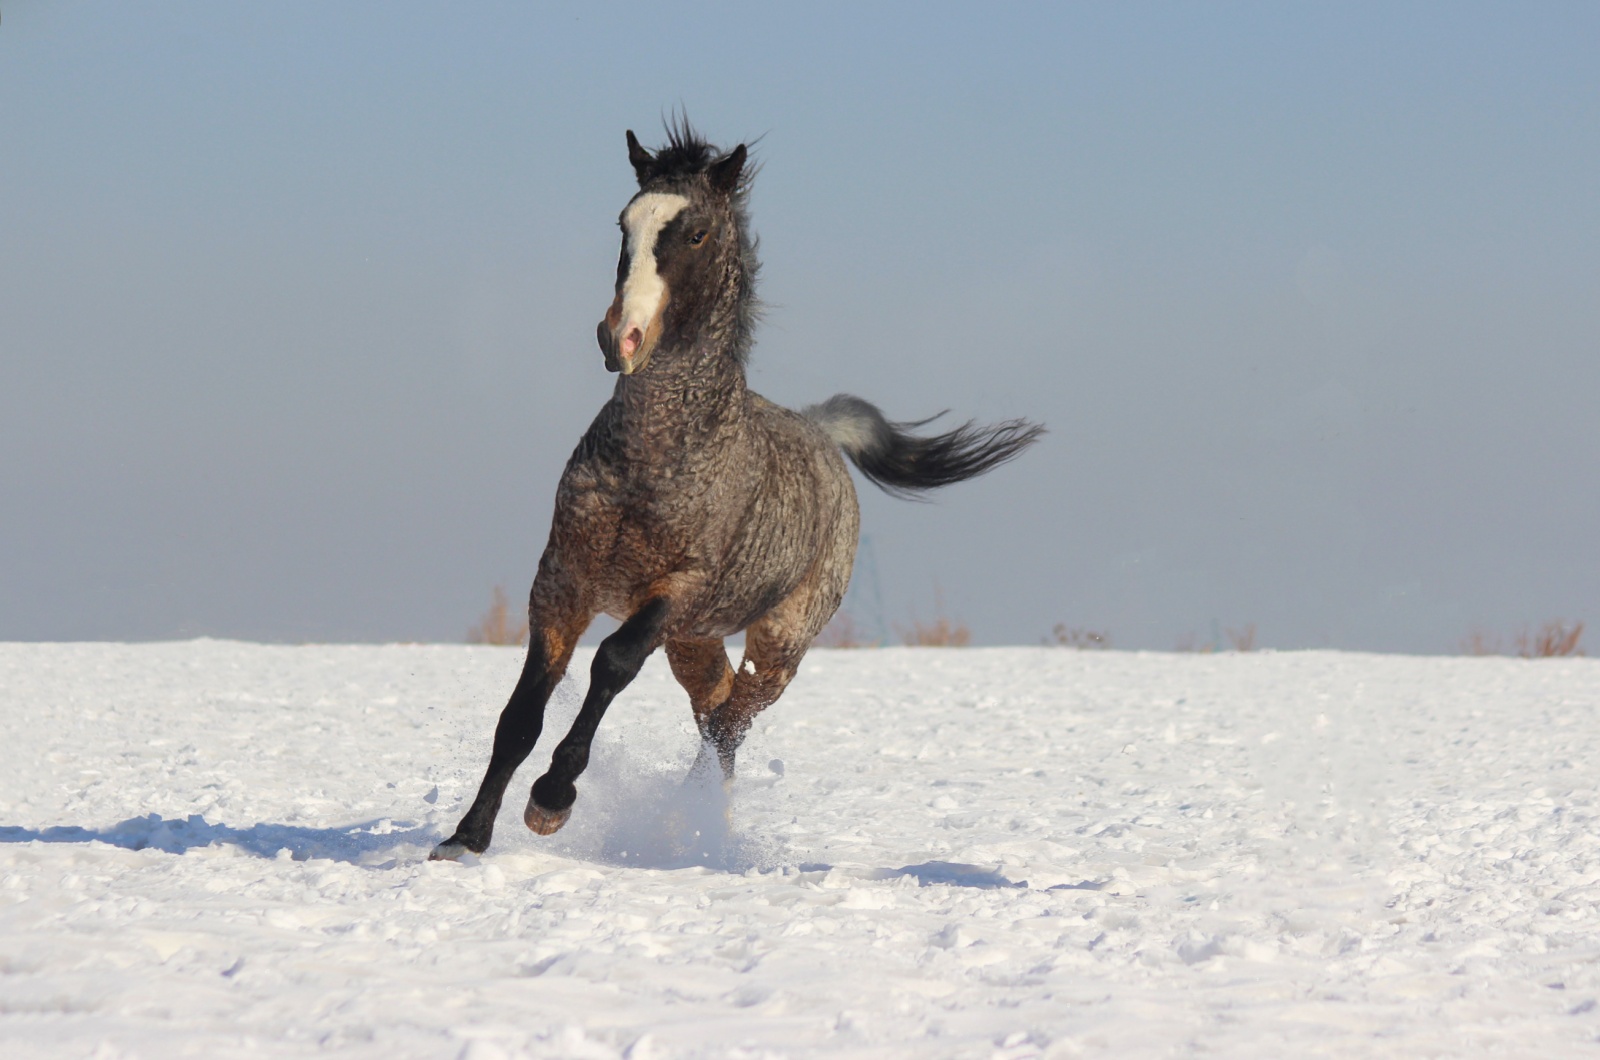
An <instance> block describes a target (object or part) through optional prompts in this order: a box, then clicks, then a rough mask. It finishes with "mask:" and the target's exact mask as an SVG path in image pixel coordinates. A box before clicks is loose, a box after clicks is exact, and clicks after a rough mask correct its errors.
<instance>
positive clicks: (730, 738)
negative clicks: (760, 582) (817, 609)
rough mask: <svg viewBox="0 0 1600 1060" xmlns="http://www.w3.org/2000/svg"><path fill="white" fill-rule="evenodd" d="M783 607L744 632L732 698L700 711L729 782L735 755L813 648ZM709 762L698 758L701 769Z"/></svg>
mask: <svg viewBox="0 0 1600 1060" xmlns="http://www.w3.org/2000/svg"><path fill="white" fill-rule="evenodd" d="M782 618H783V616H782V614H781V605H780V609H779V610H778V611H774V612H772V613H770V614H768V615H767V616H766V617H764V618H762V619H760V620H759V621H757V622H756V623H755V624H753V625H752V626H751V627H750V628H749V629H748V630H746V631H745V644H744V661H743V662H742V663H740V664H739V671H738V673H736V674H734V676H733V687H732V689H731V690H730V692H729V695H728V698H727V700H726V701H724V702H723V703H722V704H720V705H719V706H717V707H716V708H715V709H713V710H709V711H706V712H704V713H701V712H700V711H699V710H698V709H697V710H696V711H695V720H696V721H697V722H699V723H700V735H701V736H702V737H704V738H705V740H706V742H707V743H709V744H710V745H711V747H712V748H713V749H714V750H715V751H716V755H717V761H718V762H719V763H720V764H721V766H722V776H723V779H725V780H731V779H732V778H733V759H734V754H735V753H736V752H737V751H738V750H739V745H740V744H741V743H743V742H744V738H745V735H746V734H747V733H748V732H749V731H750V725H751V723H752V722H753V721H754V720H755V716H756V715H757V714H759V713H761V712H762V711H763V710H766V709H767V708H768V707H770V706H772V704H774V703H776V702H777V701H778V697H779V696H781V695H783V690H784V689H785V688H787V687H788V686H789V682H790V681H791V680H793V679H794V675H795V671H796V670H798V669H799V668H800V660H801V658H802V657H804V655H805V653H806V649H807V648H809V647H810V646H811V637H812V635H814V634H811V633H810V632H809V631H808V630H807V629H806V628H804V627H803V626H802V627H800V628H796V627H795V626H792V625H790V624H788V623H786V622H784V621H783V620H782ZM703 760H704V748H702V751H701V760H698V761H696V763H695V766H696V768H699V767H700V766H701V764H702V762H703Z"/></svg>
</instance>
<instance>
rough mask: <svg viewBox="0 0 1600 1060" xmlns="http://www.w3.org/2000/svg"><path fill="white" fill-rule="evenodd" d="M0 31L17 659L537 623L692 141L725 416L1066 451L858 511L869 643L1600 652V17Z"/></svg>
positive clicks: (8, 492)
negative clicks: (611, 362)
mask: <svg viewBox="0 0 1600 1060" xmlns="http://www.w3.org/2000/svg"><path fill="white" fill-rule="evenodd" d="M0 14H3V21H0V162H3V164H0V364H3V376H4V385H3V386H0V454H3V455H0V638H6V639H15V638H23V639H41V638H43V639H56V638H61V639H71V638H117V639H135V638H137V639H143V638H156V637H160V638H165V637H183V636H195V635H213V636H235V637H248V638H260V639H272V640H290V641H294V640H322V639H353V640H384V639H417V640H428V639H446V640H453V639H459V638H460V637H461V636H462V635H463V634H464V632H465V630H466V628H467V627H468V626H469V625H470V624H471V623H472V622H473V621H474V620H475V619H476V618H477V616H478V615H479V613H480V612H481V611H482V610H483V607H484V606H485V605H486V603H487V601H488V597H489V592H490V589H491V588H492V587H493V586H494V585H496V584H497V583H498V584H503V585H505V586H506V587H507V589H508V590H509V591H510V592H511V594H512V596H513V597H516V598H520V597H521V596H522V594H523V593H524V592H525V591H526V586H527V582H528V581H529V580H530V579H531V576H532V572H533V568H534V564H535V562H536V560H537V558H538V553H539V550H540V549H541V548H542V546H543V542H544V537H545V534H546V532H547V530H548V526H549V509H550V504H551V499H552V493H553V489H554V484H555V480H556V477H557V475H558V474H559V472H560V468H561V465H562V464H563V462H564V461H565V459H566V456H567V454H568V452H569V451H570V449H571V447H572V445H573V443H574V442H575V441H576V439H577V437H578V436H579V434H580V433H581V432H582V430H583V428H584V427H585V426H586V425H587V423H588V421H589V419H590V417H591V416H592V415H593V412H594V410H595V409H596V408H598V406H599V405H600V403H601V402H602V401H603V400H604V398H605V396H606V395H607V394H608V393H609V390H610V387H611V384H612V382H613V379H614V377H612V376H610V375H608V374H607V373H606V372H605V371H604V369H603V366H602V362H601V358H600V354H599V351H598V350H597V349H596V348H595V345H594V338H593V334H594V323H595V321H596V320H598V319H599V316H600V314H601V312H602V311H603V310H604V308H605V306H606V304H607V303H608V301H609V299H610V284H611V279H612V269H613V265H614V260H615V254H616V246H615V242H616V230H615V227H614V223H613V222H614V218H615V216H616V213H617V211H618V210H619V209H620V208H621V206H622V204H623V203H624V202H625V201H626V199H627V198H628V196H629V195H630V194H631V191H632V175H631V171H630V169H629V167H628V165H627V160H626V153H625V149H624V146H623V137H622V133H623V130H624V129H626V128H633V129H635V130H636V131H638V132H639V134H640V135H641V137H642V138H643V139H644V140H645V141H646V142H647V143H650V142H653V141H655V140H656V139H657V138H658V137H659V134H660V117H661V115H662V113H663V112H664V111H666V110H668V109H670V108H673V107H675V106H682V107H685V108H686V109H687V110H688V113H689V114H690V116H691V117H692V119H693V120H694V121H695V122H696V123H697V124H698V125H699V126H700V127H701V128H702V130H703V131H704V132H705V133H706V134H707V135H709V136H710V137H711V138H712V139H713V140H716V141H718V142H722V143H725V144H727V145H729V146H731V145H732V144H733V143H734V142H737V141H738V140H740V139H750V138H754V137H762V139H761V142H760V144H759V146H758V148H757V153H758V155H759V157H760V159H761V160H762V161H763V163H764V164H765V168H764V170H763V172H762V174H761V177H760V180H759V181H758V183H757V185H756V190H755V194H754V199H753V217H754V223H755V227H756V229H757V231H758V232H759V233H760V235H761V237H762V251H763V254H762V256H763V259H764V263H765V269H764V273H763V280H764V283H763V287H762V292H763V294H764V296H765V297H766V299H767V300H768V301H769V302H770V303H771V311H770V313H769V316H768V322H767V324H766V326H765V327H764V329H763V331H762V332H761V335H760V337H759V340H758V344H757V347H756V350H755V354H754V357H753V361H752V371H751V382H752V384H753V385H754V386H755V387H756V388H757V389H759V390H761V391H762V392H764V393H766V394H767V395H768V396H770V397H772V398H774V399H775V400H778V401H781V402H784V403H787V404H794V405H798V404H803V403H807V402H810V401H814V400H817V399H819V398H822V397H826V396H827V395H828V394H831V393H833V392H835V391H838V390H846V391H850V392H854V393H858V394H860V395H862V396H864V397H866V398H868V399H870V400H872V401H874V402H876V403H878V404H880V405H882V406H883V407H884V408H885V409H886V410H887V411H888V412H889V413H891V414H892V415H895V416H897V417H901V418H918V417H921V416H924V415H927V414H928V413H930V412H933V411H936V410H938V409H940V408H945V407H950V408H952V409H954V410H955V412H956V413H958V414H960V415H962V416H966V415H974V416H979V417H982V418H988V419H992V418H999V417H1006V416H1015V415H1024V416H1028V417H1031V418H1034V419H1038V420H1042V421H1044V422H1045V423H1046V424H1048V425H1049V427H1050V428H1051V432H1052V433H1051V434H1050V436H1049V437H1048V438H1047V439H1046V440H1045V442H1044V443H1043V444H1041V445H1040V446H1039V447H1038V448H1037V449H1036V450H1035V451H1033V452H1031V453H1029V454H1028V455H1027V456H1026V457H1024V458H1023V459H1022V460H1020V461H1018V462H1017V463H1016V464H1015V465H1012V466H1009V467H1007V468H1005V469H1002V470H1001V471H999V472H996V473H995V474H994V475H992V476H990V477H989V478H986V479H983V480H980V481H978V482H974V483H969V484H965V485H962V486H958V487H953V488H951V489H950V490H948V491H946V492H945V493H944V494H942V495H941V497H940V499H939V501H938V502H937V503H935V504H932V505H908V504H904V503H901V502H895V501H891V500H888V499H885V498H882V497H881V496H878V495H876V494H874V493H872V492H871V491H870V487H869V488H868V489H864V490H863V491H862V498H863V512H864V524H865V530H866V532H867V533H868V534H869V535H870V537H871V539H872V544H873V553H874V555H875V557H876V574H877V580H878V583H879V585H880V587H881V595H882V599H883V602H884V612H885V613H884V615H883V616H882V617H883V619H884V621H885V622H886V624H888V625H890V626H893V625H896V624H899V625H907V624H909V623H910V621H911V619H912V617H913V616H914V615H920V616H923V617H927V616H929V615H930V614H931V612H932V610H933V606H934V598H935V586H936V585H937V586H939V587H941V588H942V592H943V596H944V599H945V603H946V606H947V608H948V610H949V611H950V613H951V614H952V615H953V616H955V617H957V618H959V619H963V620H965V621H966V622H968V623H969V624H970V625H971V626H972V628H973V631H974V633H975V635H976V637H977V639H978V640H979V641H980V642H985V643H1030V642H1037V641H1038V640H1039V638H1041V637H1042V636H1044V635H1045V634H1046V633H1047V632H1048V631H1049V629H1050V627H1051V626H1052V625H1053V624H1054V623H1056V622H1066V623H1068V624H1072V625H1080V626H1089V627H1095V628H1100V629H1105V630H1108V631H1109V632H1110V633H1111V635H1112V638H1113V640H1114V642H1115V643H1116V644H1118V645H1119V646H1124V647H1153V648H1169V647H1172V646H1173V645H1174V644H1175V643H1176V642H1177V641H1178V640H1179V639H1180V638H1182V637H1184V636H1185V635H1188V634H1193V635H1194V637H1195V639H1197V640H1199V641H1201V642H1204V641H1206V640H1208V639H1210V638H1211V636H1212V635H1213V632H1214V631H1216V630H1220V629H1224V628H1226V627H1238V626H1242V625H1243V624H1245V623H1251V622H1253V623H1255V624H1256V625H1257V628H1258V631H1259V641H1260V643H1262V644H1265V645H1268V646H1276V647H1306V646H1337V647H1354V648H1373V649H1380V650H1413V651H1446V650H1451V649H1452V648H1453V647H1454V646H1455V645H1456V644H1457V643H1458V642H1459V641H1460V640H1461V638H1462V637H1463V636H1465V635H1466V634H1467V633H1468V632H1469V630H1471V629H1472V628H1474V627H1483V628H1487V629H1490V630H1497V631H1500V632H1502V633H1506V632H1510V631H1513V630H1515V629H1516V628H1517V627H1518V626H1520V625H1522V624H1524V623H1536V622H1539V621H1542V620H1544V619H1548V618H1553V617H1557V616H1562V617H1568V618H1588V619H1590V620H1591V621H1592V622H1595V623H1600V556H1597V549H1600V545H1597V542H1600V445H1597V444H1596V440H1595V423H1596V415H1595V411H1594V410H1595V405H1596V395H1600V358H1597V356H1596V354H1597V353H1600V196H1597V195H1596V192H1595V189H1596V187H1600V63H1597V62H1596V61H1595V57H1596V56H1597V55H1600V7H1597V6H1595V5H1593V4H1587V3H1585V4H1538V5H1528V4H1499V5H1474V4H1461V3H1450V4H1427V5H1423V4H1396V3H1382V4H1341V5H1325V6H1323V7H1320V8H1312V7H1310V6H1308V5H1287V4H1285V5H1268V4H1246V5H1222V4H1211V3H1207V4H1159V5H1132V4H1117V5H1037V6H1035V5H1017V6H996V5H981V6H980V5H972V6H971V7H970V8H962V9H954V8H940V7H936V6H929V5H909V4H908V5H899V6H893V5H882V6H877V5H861V4H845V5H818V4H807V5H793V6H792V7H789V8H787V9H785V10H781V11H779V10H766V9H764V8H761V7H759V6H753V5H702V4H677V5H671V6H670V7H660V8H658V7H653V6H645V5H606V4H593V3H585V4H573V5H548V4H547V5H520V4H502V5H492V4H473V5H467V4H460V5H439V4H408V3H382V4H379V3H368V4H362V3H341V4H338V5H328V4H321V3H275V4H272V5H242V4H240V5H233V4H230V5H201V4H154V3H142V2H131V0H124V2H119V3H71V2H56V3H44V2H29V0H20V2H16V0H0ZM863 617H864V618H865V619H866V620H868V621H869V622H870V621H874V620H875V619H876V617H877V616H874V615H865V616H863ZM1597 631H1600V629H1597ZM1592 646H1593V645H1591V647H1592Z"/></svg>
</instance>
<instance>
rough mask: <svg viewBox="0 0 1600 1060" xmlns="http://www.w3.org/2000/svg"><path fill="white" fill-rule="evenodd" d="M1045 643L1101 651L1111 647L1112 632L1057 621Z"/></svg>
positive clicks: (1081, 649)
mask: <svg viewBox="0 0 1600 1060" xmlns="http://www.w3.org/2000/svg"><path fill="white" fill-rule="evenodd" d="M1045 643H1046V644H1051V645H1055V646H1057V647H1061V648H1077V649H1078V650H1079V651H1100V650H1102V649H1104V648H1109V647H1111V634H1109V633H1102V632H1100V631H1099V630H1095V629H1085V628H1082V627H1079V626H1068V625H1067V624H1066V623H1064V622H1057V623H1056V625H1055V628H1054V629H1052V630H1051V631H1050V636H1048V637H1046V638H1045Z"/></svg>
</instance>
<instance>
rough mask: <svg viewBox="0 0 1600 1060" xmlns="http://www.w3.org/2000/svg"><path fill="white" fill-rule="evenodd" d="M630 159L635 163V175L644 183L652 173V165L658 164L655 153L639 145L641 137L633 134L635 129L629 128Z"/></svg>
mask: <svg viewBox="0 0 1600 1060" xmlns="http://www.w3.org/2000/svg"><path fill="white" fill-rule="evenodd" d="M628 161H629V162H632V163H633V175H634V176H636V177H638V178H639V183H640V184H643V183H644V181H645V178H646V177H648V176H649V175H650V170H651V167H653V166H654V165H655V164H656V158H655V155H652V154H651V153H650V152H649V151H646V150H645V149H644V148H643V147H641V146H640V145H639V138H638V137H637V136H635V135H633V130H632V129H629V130H628Z"/></svg>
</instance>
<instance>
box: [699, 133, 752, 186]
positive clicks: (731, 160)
mask: <svg viewBox="0 0 1600 1060" xmlns="http://www.w3.org/2000/svg"><path fill="white" fill-rule="evenodd" d="M744 158H745V149H744V144H740V145H739V146H738V147H735V148H734V149H733V150H732V151H729V152H728V154H727V156H726V157H724V158H719V159H718V160H717V161H715V162H713V163H711V168H710V169H708V170H706V175H707V176H709V177H710V178H711V186H712V187H713V188H715V189H716V190H717V191H720V192H721V193H722V194H724V195H727V194H729V193H730V192H732V191H733V189H734V188H737V187H738V186H739V175H740V174H741V173H743V172H744Z"/></svg>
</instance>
